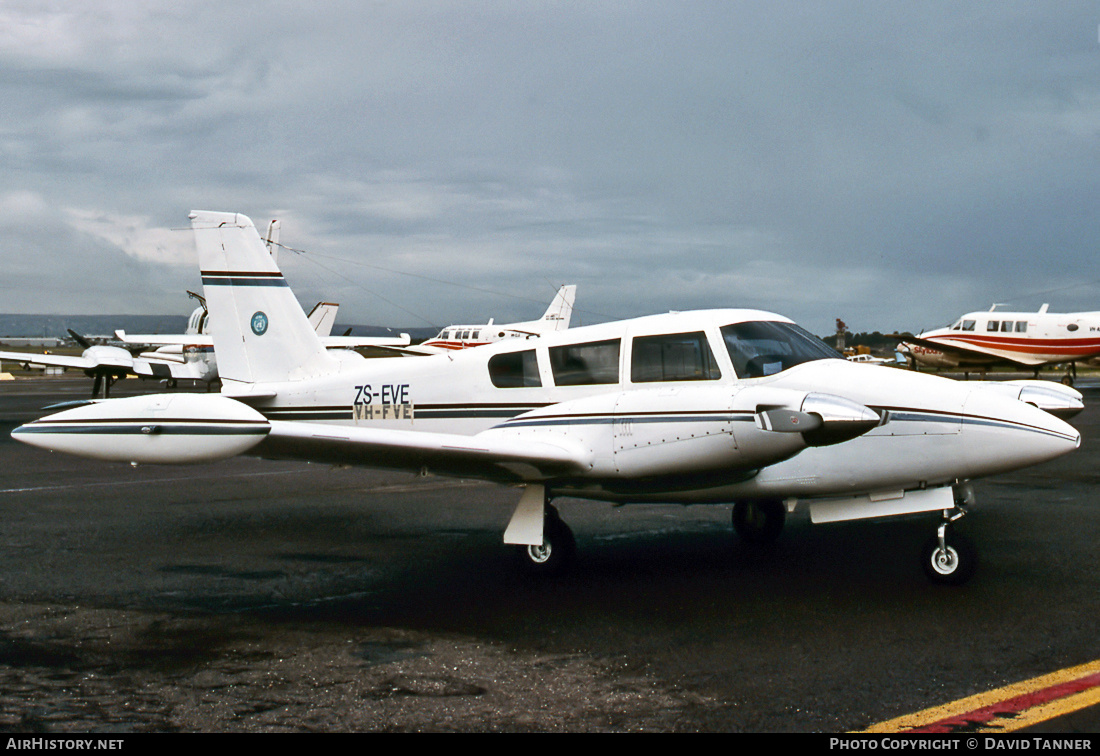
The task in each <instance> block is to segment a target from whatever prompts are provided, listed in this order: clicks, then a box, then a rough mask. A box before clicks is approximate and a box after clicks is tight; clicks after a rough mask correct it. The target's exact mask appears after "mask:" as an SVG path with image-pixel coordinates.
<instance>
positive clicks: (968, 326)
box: [962, 320, 977, 331]
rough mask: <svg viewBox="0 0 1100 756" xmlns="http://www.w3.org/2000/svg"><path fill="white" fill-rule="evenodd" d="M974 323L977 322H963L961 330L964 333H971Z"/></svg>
mask: <svg viewBox="0 0 1100 756" xmlns="http://www.w3.org/2000/svg"><path fill="white" fill-rule="evenodd" d="M976 322H977V321H974V320H964V321H963V327H962V329H963V330H964V331H973V330H974V326H975V324H976Z"/></svg>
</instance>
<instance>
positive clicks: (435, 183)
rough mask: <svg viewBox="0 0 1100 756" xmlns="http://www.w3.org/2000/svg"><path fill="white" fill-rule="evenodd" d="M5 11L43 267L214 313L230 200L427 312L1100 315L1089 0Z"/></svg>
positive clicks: (7, 167)
mask: <svg viewBox="0 0 1100 756" xmlns="http://www.w3.org/2000/svg"><path fill="white" fill-rule="evenodd" d="M0 15H2V16H3V18H0V21H3V23H0V29H3V31H0V96H3V97H4V99H5V102H6V103H7V104H8V107H6V108H5V110H4V112H3V115H0V170H3V172H4V174H5V176H6V177H7V180H6V182H5V184H4V185H3V186H2V187H0V223H3V222H5V221H7V222H8V224H9V225H10V224H12V223H15V224H17V225H19V226H20V228H21V231H20V234H19V235H18V237H17V238H18V240H19V243H18V245H9V246H8V247H7V248H6V249H5V250H4V254H3V256H2V257H0V265H3V266H5V267H4V268H3V269H2V270H0V274H3V275H5V276H7V277H8V278H9V279H11V280H13V281H14V280H16V278H17V277H18V276H22V275H27V271H26V266H25V264H23V263H19V264H18V265H17V264H16V263H14V262H13V258H14V257H15V256H17V255H15V254H14V253H15V252H16V251H18V253H19V256H22V255H25V254H32V253H33V251H34V250H36V249H37V250H39V251H40V252H41V254H42V255H44V259H46V258H48V259H51V260H53V259H63V258H64V257H65V255H67V254H71V252H68V251H67V250H72V249H79V248H81V244H79V243H74V238H79V239H83V241H84V242H85V243H86V244H92V245H93V246H95V245H107V246H112V247H113V248H114V249H115V250H116V251H117V252H118V253H119V254H122V255H123V256H124V257H125V258H126V259H127V260H130V261H133V262H134V263H135V264H138V265H144V266H148V267H149V270H151V271H152V270H154V269H155V270H156V271H157V272H156V273H150V274H149V276H148V278H147V279H146V280H147V281H149V283H150V285H163V286H166V287H167V290H168V292H169V293H173V294H174V293H177V292H178V294H179V295H180V297H181V298H182V297H183V296H184V295H183V289H184V288H186V287H188V286H190V287H194V286H196V285H197V273H196V272H195V271H194V270H193V268H192V267H191V266H192V265H193V261H192V259H191V255H192V253H191V251H190V242H189V239H188V238H187V234H186V232H185V231H170V229H175V228H183V227H186V215H187V211H188V210H190V209H192V208H202V209H225V210H236V211H240V212H244V213H246V214H248V215H250V216H252V217H253V219H254V220H255V221H256V222H257V225H261V224H266V222H267V220H270V218H274V217H279V218H280V219H281V221H282V224H283V241H284V242H285V243H286V244H288V245H290V246H293V247H296V248H299V249H305V250H309V251H310V254H304V255H302V254H287V255H285V256H284V258H282V260H283V263H284V266H285V267H286V268H287V275H288V278H289V279H290V280H291V283H292V284H293V285H295V287H296V289H297V290H298V293H299V296H300V298H301V299H302V300H303V301H304V302H307V304H311V303H312V301H316V300H317V299H320V298H326V299H339V300H340V301H341V303H342V305H343V310H342V315H343V316H345V317H348V318H351V319H355V320H359V321H374V322H382V323H387V324H394V325H402V324H408V325H418V324H420V323H418V322H415V320H420V321H426V322H431V323H434V324H442V323H445V322H446V321H450V320H470V319H474V318H485V317H490V316H492V317H496V318H497V319H498V320H507V319H525V318H528V317H533V316H534V315H537V314H538V312H540V311H541V305H540V303H542V302H544V301H545V300H548V299H549V298H550V296H552V292H553V289H554V288H555V287H556V285H557V284H560V283H577V284H579V286H580V290H579V294H578V306H579V308H580V310H581V317H582V318H584V319H585V322H591V321H593V320H597V319H605V318H607V317H617V316H627V315H635V314H642V313H645V312H650V311H660V310H665V309H687V308H690V307H713V306H753V307H762V308H767V309H773V310H776V311H780V312H783V313H785V314H789V315H791V316H792V317H795V318H796V319H799V320H800V321H802V322H804V323H805V324H806V325H808V326H809V327H811V328H812V329H814V330H816V331H817V332H821V333H823V332H826V331H828V330H829V329H830V328H831V326H832V322H833V319H834V318H836V317H842V318H844V319H845V320H846V321H847V322H848V323H849V324H850V325H851V326H853V327H854V328H856V329H857V330H873V329H879V330H890V329H894V328H920V327H923V326H928V325H934V324H939V323H942V322H944V321H947V320H949V319H951V318H952V317H953V316H954V315H956V314H957V313H959V312H961V311H963V310H969V309H974V308H979V307H987V306H988V305H989V304H990V303H992V302H993V301H999V302H1000V301H1006V299H1007V298H1009V297H1012V298H1015V301H1014V304H1016V305H1018V306H1020V307H1032V306H1034V307H1038V305H1039V304H1041V303H1042V302H1043V301H1051V303H1052V309H1056V310H1057V309H1063V310H1065V309H1093V308H1097V305H1096V301H1095V300H1096V297H1095V286H1086V285H1083V284H1087V283H1091V282H1092V281H1094V280H1100V273H1097V272H1095V268H1094V266H1093V265H1092V248H1093V246H1094V242H1093V237H1094V231H1095V229H1096V228H1097V227H1098V223H1097V221H1098V220H1100V219H1098V218H1097V212H1098V211H1097V209H1096V203H1095V202H1094V200H1093V198H1094V197H1095V196H1096V193H1095V184H1096V179H1095V178H1094V177H1095V175H1096V174H1097V171H1096V168H1097V162H1098V157H1100V156H1098V150H1100V141H1098V140H1097V138H1096V137H1097V135H1098V131H1100V91H1098V88H1100V76H1098V75H1097V74H1098V73H1100V71H1098V66H1100V44H1098V42H1097V34H1098V32H1097V28H1098V26H1097V25H1098V23H1100V13H1098V12H1097V11H1096V10H1095V9H1094V8H1093V6H1092V5H1091V4H1088V3H1039V4H1036V3H964V4H957V3H951V4H948V3H937V4H928V3H912V4H909V3H902V4H891V5H890V6H889V7H881V6H874V5H870V6H869V5H866V4H856V3H822V4H813V3H769V4H758V3H730V2H689V3H675V4H674V3H660V2H629V3H627V2H605V3H579V4H578V3H565V2H543V3H522V4H517V3H459V2H428V3H416V4H404V3H399V4H389V3H375V4H359V3H318V4H311V5H309V6H308V7H305V6H298V5H297V4H290V3H286V4H280V3H275V4H271V3H229V4H212V3H211V4H205V3H197V4H194V5H189V6H188V7H187V8H186V9H183V8H179V9H177V8H176V7H175V6H172V5H170V4H164V5H159V4H157V3H147V4H142V6H141V7H139V8H136V9H135V8H134V7H133V6H132V5H130V4H122V3H119V4H117V6H116V5H112V4H110V3H106V4H104V3H98V4H86V5H82V4H80V3H76V4H75V5H73V6H66V7H65V8H64V9H58V8H57V7H56V6H55V5H53V4H49V3H33V2H24V3H16V4H14V5H9V6H8V7H7V9H6V10H4V11H2V12H0ZM29 205H33V206H34V207H35V212H44V213H45V217H46V218H48V219H49V220H48V222H45V223H41V222H36V223H30V222H28V221H26V220H25V217H24V215H21V212H22V213H25V212H26V208H27V207H28V206H29ZM20 208H23V210H22V211H21V210H20ZM5 213H6V214H7V215H6V216H5V215H4V214H5ZM36 217H38V216H36ZM59 226H60V227H63V228H64V229H65V230H66V231H67V233H58V232H57V231H58V227H59ZM36 228H39V229H42V231H41V232H38V233H36V232H35V229H36ZM74 235H75V237H74ZM173 262H176V263H178V264H172V263H173ZM74 264H75V263H74ZM35 275H36V278H34V279H26V281H27V286H39V285H40V284H41V282H42V281H43V280H44V278H43V277H44V276H45V277H48V276H49V275H50V274H49V273H48V272H43V271H37V272H36V273H35ZM87 275H89V276H91V278H92V279H93V280H94V279H96V277H97V276H98V277H100V278H101V284H102V285H101V286H100V290H102V291H104V292H107V291H108V290H109V288H110V284H111V280H112V279H111V276H110V275H109V274H108V273H106V272H104V271H103V270H102V269H101V268H95V269H92V270H89V271H87ZM51 280H53V289H51V291H61V290H64V287H65V286H66V283H65V280H66V279H65V278H64V277H63V276H61V275H60V274H57V276H56V278H54V279H51ZM161 282H163V283H161ZM299 282H300V283H299ZM12 288H13V289H18V288H19V285H18V284H15V283H13V284H12ZM24 288H25V287H24ZM494 292H495V293H496V294H494ZM158 293H159V294H161V295H162V297H163V295H164V294H165V293H166V292H164V291H161V292H158ZM128 295H129V292H127V291H125V290H122V289H120V290H119V291H118V292H117V294H116V296H115V298H114V302H112V301H111V297H110V295H109V294H107V293H105V294H104V295H103V296H97V297H96V298H95V301H96V302H99V303H100V304H101V306H102V307H103V309H104V310H110V309H112V307H113V308H115V309H118V308H119V305H118V304H116V303H117V302H122V301H125V300H126V299H127V297H128ZM43 296H46V295H45V293H44V294H43ZM1048 296H1049V300H1048V299H1045V298H1044V297H1048ZM9 301H10V300H9ZM152 301H154V302H157V301H163V298H161V299H159V300H158V299H157V298H154V299H153V300H152ZM77 302H81V297H80V295H79V294H74V295H73V296H69V297H63V298H60V299H59V304H58V306H59V308H60V307H75V306H76V303H77ZM393 305H397V306H396V307H395V306H393ZM181 307H182V309H184V310H186V309H187V305H186V304H182V305H181ZM15 308H16V306H15V305H9V306H7V307H0V309H15ZM127 309H128V310H130V308H127ZM1098 309H1100V308H1098ZM130 311H132V310H130Z"/></svg>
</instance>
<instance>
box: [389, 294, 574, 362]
mask: <svg viewBox="0 0 1100 756" xmlns="http://www.w3.org/2000/svg"><path fill="white" fill-rule="evenodd" d="M576 296H577V287H576V285H574V284H568V285H566V286H562V287H561V288H560V289H558V293H557V294H556V295H555V296H554V299H553V301H551V302H550V306H549V307H547V308H546V312H544V313H543V314H542V317H541V318H539V319H538V320H528V321H524V322H522V323H505V324H496V325H494V324H493V320H492V318H490V319H489V322H488V323H483V324H481V325H450V326H447V327H446V328H444V329H443V330H442V331H440V332H439V335H438V336H436V337H435V338H431V339H428V340H427V341H425V342H422V343H420V344H417V345H416V346H414V347H409V348H408V349H405V350H403V351H405V352H408V353H410V354H444V353H446V352H453V351H455V350H458V349H468V348H470V347H476V346H483V345H485V344H492V343H495V342H498V341H503V340H505V339H530V338H533V337H536V336H540V335H542V334H545V333H553V332H555V331H564V330H565V329H567V328H569V321H570V320H571V319H572V317H573V301H574V299H575V298H576Z"/></svg>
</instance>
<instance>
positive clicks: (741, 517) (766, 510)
mask: <svg viewBox="0 0 1100 756" xmlns="http://www.w3.org/2000/svg"><path fill="white" fill-rule="evenodd" d="M786 520H787V509H786V507H784V506H783V502H782V501H779V500H777V499H763V500H761V501H738V502H735V503H734V505H733V529H734V531H736V533H737V535H738V536H740V537H741V540H742V541H744V542H745V543H752V544H765V543H772V542H773V541H774V540H775V539H776V538H778V537H779V534H780V533H781V532H783V523H785V522H786Z"/></svg>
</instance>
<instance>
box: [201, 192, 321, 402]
mask: <svg viewBox="0 0 1100 756" xmlns="http://www.w3.org/2000/svg"><path fill="white" fill-rule="evenodd" d="M190 218H191V227H192V229H194V232H195V246H196V247H197V248H198V252H199V267H200V269H201V271H202V284H203V290H204V293H205V295H206V304H207V307H208V308H209V311H210V321H209V328H210V332H211V336H212V337H213V339H214V351H215V353H216V354H217V356H218V372H219V374H220V376H221V379H222V391H223V392H225V393H230V394H232V393H249V392H250V391H251V390H252V388H251V386H249V385H247V384H256V383H273V382H282V381H296V380H302V379H305V378H311V377H314V376H318V375H323V374H326V373H330V372H335V371H336V370H338V363H337V362H336V360H334V359H333V358H332V357H331V356H330V355H329V354H328V353H327V351H326V350H325V347H324V345H323V344H322V343H321V340H320V339H319V338H318V336H317V333H316V331H315V330H314V327H313V325H312V324H311V323H310V322H309V320H308V319H307V318H306V314H305V312H304V311H303V310H302V306H301V305H300V304H299V303H298V300H297V299H296V298H295V296H294V293H293V292H292V291H291V290H290V287H289V286H287V283H286V281H285V280H284V279H283V274H282V273H281V272H280V271H279V267H278V265H276V263H275V260H274V259H273V258H272V256H271V254H270V253H269V252H268V250H267V248H266V247H265V246H264V242H263V241H262V240H261V239H260V235H259V233H257V231H256V227H255V226H254V225H253V224H252V221H251V220H250V219H249V218H248V217H247V216H244V215H241V214H239V213H219V212H210V211H205V210H196V211H193V212H192V213H191V215H190Z"/></svg>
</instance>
